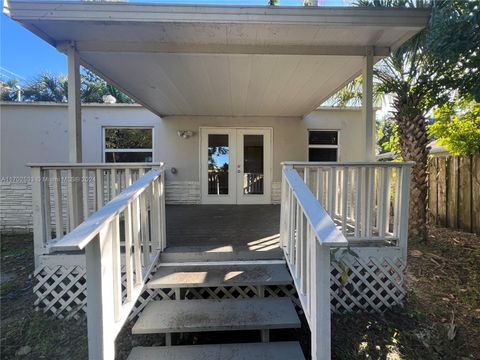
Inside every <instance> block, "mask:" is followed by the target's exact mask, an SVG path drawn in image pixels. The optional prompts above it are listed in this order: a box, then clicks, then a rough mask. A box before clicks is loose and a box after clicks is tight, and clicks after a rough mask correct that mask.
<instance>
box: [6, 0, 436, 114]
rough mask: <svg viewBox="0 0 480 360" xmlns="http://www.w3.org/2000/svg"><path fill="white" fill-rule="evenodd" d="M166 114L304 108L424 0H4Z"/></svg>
mask: <svg viewBox="0 0 480 360" xmlns="http://www.w3.org/2000/svg"><path fill="white" fill-rule="evenodd" d="M4 12H5V13H6V14H7V15H8V16H10V17H11V18H13V19H14V20H16V21H18V22H20V23H21V24H22V25H24V26H25V27H26V28H27V29H29V30H30V31H32V32H33V33H35V34H37V35H38V36H40V37H41V38H43V39H44V40H45V41H47V42H49V43H50V44H51V45H53V46H54V47H56V48H57V49H59V50H60V51H66V47H67V46H69V44H71V42H74V44H75V46H76V48H77V50H78V53H79V56H80V59H81V63H82V65H84V66H85V67H87V68H89V69H91V70H92V71H94V72H95V73H97V74H99V75H100V76H102V77H103V78H105V79H106V80H107V81H109V82H110V83H112V84H113V85H115V86H117V87H118V88H120V89H121V90H123V91H124V92H125V93H127V94H128V95H130V96H131V97H132V98H134V99H135V100H137V101H138V102H139V103H141V104H142V105H144V106H145V107H147V108H148V109H150V110H151V111H153V112H155V113H156V114H158V115H160V116H164V115H214V116H239V115H250V116H302V115H305V114H307V113H309V112H310V111H312V110H313V109H315V108H316V107H318V105H320V104H321V103H322V102H323V101H324V100H325V99H327V98H328V97H329V96H330V95H331V94H333V93H334V92H335V91H337V90H338V89H339V88H341V87H342V86H344V85H345V84H346V83H348V82H349V81H350V80H351V79H352V78H354V77H355V76H357V75H358V74H359V73H360V72H361V69H362V62H363V58H364V56H365V55H366V52H367V51H368V49H370V50H371V51H373V53H374V54H375V60H377V61H378V60H379V59H381V58H382V57H385V56H387V55H388V54H389V53H390V51H391V50H392V49H394V48H396V47H398V46H400V45H401V44H402V43H403V42H405V41H406V40H407V39H409V38H410V37H411V36H413V35H414V34H415V33H417V32H418V31H420V30H421V29H422V28H423V27H424V26H425V25H426V23H427V21H428V18H429V11H426V10H419V9H378V8H375V9H373V8H330V7H306V8H304V7H263V6H241V7H240V6H206V5H202V6H197V5H165V4H138V3H119V2H116V3H115V2H76V1H75V2H72V1H69V2H59V1H50V2H46V1H45V2H44V1H19V0H10V1H5V2H4Z"/></svg>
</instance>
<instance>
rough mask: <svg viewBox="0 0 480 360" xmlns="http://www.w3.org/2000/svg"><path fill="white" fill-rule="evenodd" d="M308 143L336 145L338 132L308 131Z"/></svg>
mask: <svg viewBox="0 0 480 360" xmlns="http://www.w3.org/2000/svg"><path fill="white" fill-rule="evenodd" d="M308 143H309V144H310V145H338V132H337V131H309V133H308Z"/></svg>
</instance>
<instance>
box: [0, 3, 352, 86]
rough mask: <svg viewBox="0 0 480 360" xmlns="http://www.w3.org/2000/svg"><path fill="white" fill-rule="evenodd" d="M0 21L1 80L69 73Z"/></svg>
mask: <svg viewBox="0 0 480 360" xmlns="http://www.w3.org/2000/svg"><path fill="white" fill-rule="evenodd" d="M131 2H152V3H153V2H157V3H160V2H161V3H179V4H192V3H195V4H226V5H265V4H266V3H267V0H223V1H222V0H165V1H162V0H143V1H131ZM320 2H321V4H322V5H329V6H341V5H344V4H345V3H346V2H348V0H320ZM2 5H3V4H2ZM280 5H283V6H302V5H303V0H280ZM0 23H1V24H0V32H1V39H0V40H1V41H0V42H1V45H0V74H1V79H5V78H12V77H15V78H17V79H19V80H20V81H21V82H25V81H28V80H29V79H31V78H33V77H35V76H36V75H38V74H40V73H43V72H49V73H52V74H65V73H66V70H67V63H66V61H67V60H66V58H65V56H64V55H63V54H61V53H59V52H58V51H57V50H56V49H54V48H53V47H52V46H50V45H49V44H47V43H46V42H45V41H43V40H41V39H40V38H38V37H36V36H35V35H33V34H32V33H30V32H29V31H27V30H26V29H24V28H23V27H22V26H21V25H19V24H17V23H16V22H14V21H12V20H11V19H9V18H8V17H7V16H5V15H3V14H2V15H1V18H0Z"/></svg>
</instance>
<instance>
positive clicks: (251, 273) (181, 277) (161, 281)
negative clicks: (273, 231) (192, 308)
mask: <svg viewBox="0 0 480 360" xmlns="http://www.w3.org/2000/svg"><path fill="white" fill-rule="evenodd" d="M292 282H293V280H292V277H291V276H290V273H289V272H288V270H287V267H286V265H285V264H275V263H263V264H252V263H248V262H247V263H245V264H238V265H237V264H235V265H230V264H226V265H224V264H222V263H220V264H216V263H214V262H210V263H205V264H202V265H183V264H181V265H173V266H170V265H167V266H161V267H160V268H159V269H158V270H157V272H156V273H155V275H154V276H153V278H152V279H151V280H150V281H149V282H148V284H147V286H148V287H149V288H151V289H165V288H189V287H214V286H247V285H251V286H262V285H289V284H291V283H292Z"/></svg>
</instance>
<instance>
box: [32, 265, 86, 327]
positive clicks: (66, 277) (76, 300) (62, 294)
mask: <svg viewBox="0 0 480 360" xmlns="http://www.w3.org/2000/svg"><path fill="white" fill-rule="evenodd" d="M34 276H35V280H36V284H35V286H34V288H33V292H34V294H35V295H36V296H37V299H36V300H35V303H34V305H35V308H37V309H38V308H42V310H43V311H44V312H45V313H51V314H53V315H54V316H56V317H58V318H61V319H63V318H71V317H75V318H76V317H78V316H79V313H81V312H83V311H84V308H85V305H86V303H87V281H86V278H85V268H83V267H81V266H69V267H67V266H60V265H59V266H54V267H48V266H45V267H41V268H37V269H36V270H35V273H34Z"/></svg>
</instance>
